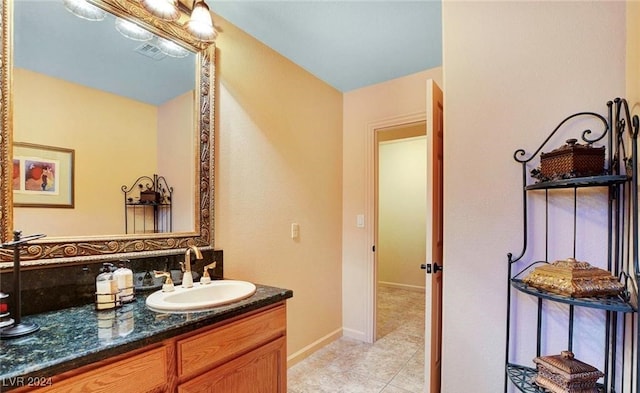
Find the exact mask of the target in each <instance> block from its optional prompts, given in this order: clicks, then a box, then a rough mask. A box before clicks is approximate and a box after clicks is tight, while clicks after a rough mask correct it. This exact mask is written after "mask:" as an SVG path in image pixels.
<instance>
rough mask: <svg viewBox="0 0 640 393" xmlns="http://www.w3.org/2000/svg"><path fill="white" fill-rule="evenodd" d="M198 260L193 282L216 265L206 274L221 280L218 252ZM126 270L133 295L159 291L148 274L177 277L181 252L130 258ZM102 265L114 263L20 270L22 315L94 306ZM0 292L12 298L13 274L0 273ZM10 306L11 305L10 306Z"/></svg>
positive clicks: (220, 252) (207, 252)
mask: <svg viewBox="0 0 640 393" xmlns="http://www.w3.org/2000/svg"><path fill="white" fill-rule="evenodd" d="M202 257H203V258H202V259H200V260H196V259H194V258H192V266H191V270H192V271H193V272H194V281H196V280H197V279H199V277H200V275H201V274H202V272H203V271H204V265H205V264H210V263H212V262H213V261H215V262H216V268H215V269H214V270H210V271H209V274H210V275H211V278H212V279H222V278H223V276H224V275H223V270H224V269H223V258H222V250H207V251H202ZM129 261H130V263H129V266H128V267H129V268H130V269H131V270H132V271H133V273H134V284H135V285H136V292H141V291H154V290H156V289H159V287H160V285H161V281H162V280H159V279H156V280H153V278H152V277H151V275H150V274H147V273H148V272H152V271H153V270H164V271H171V270H174V273H176V274H178V275H180V273H178V272H177V271H178V270H180V262H181V261H184V252H180V253H179V254H176V255H163V256H158V257H143V258H135V259H133V258H130V259H129ZM103 262H110V263H114V264H115V265H117V263H118V261H117V260H115V261H113V260H109V261H95V262H90V263H84V264H78V265H62V266H60V265H58V266H49V267H42V268H37V269H24V270H22V271H21V272H20V283H21V287H22V315H31V314H39V313H42V312H47V311H55V310H60V309H63V308H68V307H75V306H81V305H85V304H90V303H93V302H94V293H95V290H96V287H95V282H96V277H97V275H98V274H99V273H100V269H101V268H102V263H103ZM0 290H1V291H2V292H4V293H8V294H9V295H10V296H11V298H13V273H12V272H11V271H7V272H4V273H0ZM10 304H11V303H10Z"/></svg>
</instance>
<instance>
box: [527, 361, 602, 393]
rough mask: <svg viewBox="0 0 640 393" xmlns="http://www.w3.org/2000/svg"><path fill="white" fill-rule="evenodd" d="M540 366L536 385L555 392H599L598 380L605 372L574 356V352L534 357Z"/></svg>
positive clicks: (538, 366)
mask: <svg viewBox="0 0 640 393" xmlns="http://www.w3.org/2000/svg"><path fill="white" fill-rule="evenodd" d="M533 361H534V363H536V365H537V368H538V375H537V376H536V379H535V383H536V385H538V386H540V387H543V388H545V389H547V390H549V391H550V392H553V393H598V388H597V386H596V382H597V381H598V379H599V378H601V377H603V376H604V374H603V373H602V372H600V370H598V369H597V368H595V367H593V366H591V365H588V364H586V363H583V362H581V361H580V360H578V359H575V358H574V355H573V352H571V351H562V353H561V354H560V355H552V356H540V357H537V358H535V359H533Z"/></svg>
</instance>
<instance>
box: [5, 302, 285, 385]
mask: <svg viewBox="0 0 640 393" xmlns="http://www.w3.org/2000/svg"><path fill="white" fill-rule="evenodd" d="M23 391H36V392H47V393H49V392H56V393H57V392H60V393H62V392H64V393H69V392H91V393H96V392H119V393H138V392H154V393H155V392H179V393H195V392H212V393H213V392H216V393H219V392H224V393H245V392H255V393H286V391H287V346H286V303H285V302H280V303H276V304H274V305H271V306H267V307H264V308H262V309H259V310H256V311H253V312H250V313H247V314H243V315H240V316H238V317H235V318H233V319H230V320H226V321H222V322H220V323H217V324H214V325H211V326H207V327H204V328H201V329H198V330H197V331H194V332H189V333H186V334H183V335H180V336H177V337H173V338H170V339H167V340H165V341H163V342H162V343H161V344H160V345H158V344H155V346H154V347H149V348H145V349H141V350H138V351H135V353H132V354H123V355H119V356H117V357H116V358H114V359H106V360H104V361H101V362H100V363H99V364H98V365H97V366H96V364H92V365H88V366H85V367H82V368H80V369H78V370H74V371H70V372H67V373H64V374H62V375H58V376H55V377H53V379H52V384H51V386H48V387H43V388H27V387H24V388H21V389H17V390H16V392H23Z"/></svg>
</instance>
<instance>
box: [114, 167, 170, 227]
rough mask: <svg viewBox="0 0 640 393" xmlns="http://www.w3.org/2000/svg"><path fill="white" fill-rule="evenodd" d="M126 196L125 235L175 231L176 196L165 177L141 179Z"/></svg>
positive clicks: (124, 190) (126, 191) (142, 177)
mask: <svg viewBox="0 0 640 393" xmlns="http://www.w3.org/2000/svg"><path fill="white" fill-rule="evenodd" d="M121 190H122V193H123V194H124V228H125V233H160V232H171V231H172V229H173V212H172V208H171V205H172V200H171V198H172V196H173V187H169V185H168V184H167V180H166V179H165V178H164V176H158V175H156V174H154V175H153V176H152V177H151V176H140V177H139V178H137V179H136V181H135V182H133V184H132V185H131V186H130V187H127V186H126V185H124V186H122V187H121Z"/></svg>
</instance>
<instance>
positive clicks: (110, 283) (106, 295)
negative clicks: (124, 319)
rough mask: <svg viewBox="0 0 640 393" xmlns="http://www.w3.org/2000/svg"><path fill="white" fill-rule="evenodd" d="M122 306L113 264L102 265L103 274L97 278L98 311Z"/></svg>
mask: <svg viewBox="0 0 640 393" xmlns="http://www.w3.org/2000/svg"><path fill="white" fill-rule="evenodd" d="M119 305H120V299H119V296H118V282H117V281H116V279H115V278H114V276H113V264H112V263H109V262H105V263H103V264H102V272H101V273H100V274H98V277H96V310H111V309H114V308H116V307H117V306H119Z"/></svg>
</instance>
